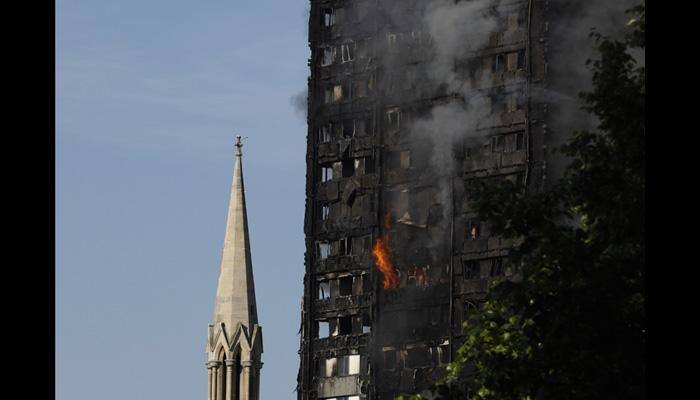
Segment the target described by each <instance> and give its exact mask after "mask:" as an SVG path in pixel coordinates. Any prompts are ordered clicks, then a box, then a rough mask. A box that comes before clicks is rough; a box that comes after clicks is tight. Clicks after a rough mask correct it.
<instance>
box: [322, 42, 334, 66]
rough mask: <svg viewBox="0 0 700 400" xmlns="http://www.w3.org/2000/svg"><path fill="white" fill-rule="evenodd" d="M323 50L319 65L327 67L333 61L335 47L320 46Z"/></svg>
mask: <svg viewBox="0 0 700 400" xmlns="http://www.w3.org/2000/svg"><path fill="white" fill-rule="evenodd" d="M321 49H322V51H323V56H322V58H321V66H322V67H327V66H329V65H331V64H333V62H334V61H335V52H336V50H335V47H333V46H324V47H322V48H321Z"/></svg>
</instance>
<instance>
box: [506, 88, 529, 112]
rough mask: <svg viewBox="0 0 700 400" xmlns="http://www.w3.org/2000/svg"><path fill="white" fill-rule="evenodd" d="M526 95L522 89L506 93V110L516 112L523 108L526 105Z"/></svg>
mask: <svg viewBox="0 0 700 400" xmlns="http://www.w3.org/2000/svg"><path fill="white" fill-rule="evenodd" d="M524 100H525V96H523V94H522V93H521V92H520V91H515V92H511V93H508V95H506V110H507V111H508V112H515V111H518V110H522V108H523V106H524Z"/></svg>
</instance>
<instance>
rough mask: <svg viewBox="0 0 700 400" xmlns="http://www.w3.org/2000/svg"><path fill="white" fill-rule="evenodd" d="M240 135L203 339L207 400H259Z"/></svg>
mask: <svg viewBox="0 0 700 400" xmlns="http://www.w3.org/2000/svg"><path fill="white" fill-rule="evenodd" d="M242 147H243V145H242V144H241V137H240V136H236V160H235V166H234V170H233V183H232V185H231V198H230V201H229V207H228V216H227V219H226V233H225V236H224V248H223V254H222V257H221V271H220V274H219V283H218V287H217V290H216V301H215V303H214V316H213V320H212V323H211V324H210V325H209V332H208V336H207V347H206V353H207V364H206V365H207V371H208V379H209V381H208V391H207V400H259V398H260V395H259V394H260V369H261V368H262V362H261V355H262V352H263V342H262V328H261V327H260V325H258V312H257V308H256V305H255V285H254V283H253V264H252V261H251V256H250V241H249V236H248V217H247V215H246V205H245V192H244V188H243V164H242V160H241V159H242V157H243V155H242V151H241V148H242Z"/></svg>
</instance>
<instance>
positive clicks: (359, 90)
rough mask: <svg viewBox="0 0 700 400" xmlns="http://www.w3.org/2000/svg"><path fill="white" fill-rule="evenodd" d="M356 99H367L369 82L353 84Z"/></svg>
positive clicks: (359, 81)
mask: <svg viewBox="0 0 700 400" xmlns="http://www.w3.org/2000/svg"><path fill="white" fill-rule="evenodd" d="M352 88H353V96H354V97H355V98H361V97H367V81H364V80H357V81H354V82H353V83H352Z"/></svg>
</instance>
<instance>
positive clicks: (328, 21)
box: [321, 8, 335, 28]
mask: <svg viewBox="0 0 700 400" xmlns="http://www.w3.org/2000/svg"><path fill="white" fill-rule="evenodd" d="M321 13H322V14H323V19H322V20H321V21H322V22H323V26H324V27H326V28H328V27H331V26H333V25H335V13H334V12H333V9H332V8H324V9H322V10H321Z"/></svg>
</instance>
